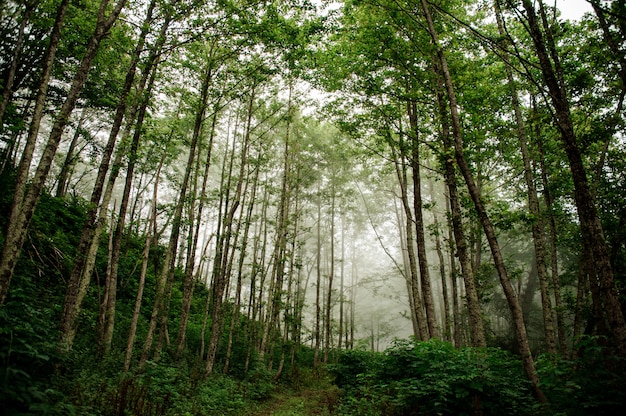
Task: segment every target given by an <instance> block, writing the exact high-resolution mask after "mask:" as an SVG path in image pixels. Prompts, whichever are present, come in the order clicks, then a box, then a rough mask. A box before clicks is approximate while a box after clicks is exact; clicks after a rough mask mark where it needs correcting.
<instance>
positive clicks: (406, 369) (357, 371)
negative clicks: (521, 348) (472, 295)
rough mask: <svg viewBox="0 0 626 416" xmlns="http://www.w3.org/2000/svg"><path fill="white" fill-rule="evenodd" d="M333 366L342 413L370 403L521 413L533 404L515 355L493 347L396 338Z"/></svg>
mask: <svg viewBox="0 0 626 416" xmlns="http://www.w3.org/2000/svg"><path fill="white" fill-rule="evenodd" d="M368 354H369V356H368ZM331 372H332V373H333V374H334V375H335V379H336V381H337V384H338V385H339V387H341V388H342V389H344V391H345V393H346V395H345V396H344V399H343V402H342V409H343V410H342V411H343V412H344V413H345V412H349V410H348V409H351V408H353V409H354V410H355V411H356V412H357V413H352V414H360V413H359V412H360V411H361V410H356V409H364V408H367V407H368V405H369V408H371V409H373V410H374V412H378V414H381V415H413V414H415V415H464V414H468V415H469V414H477V413H481V414H485V415H503V414H506V415H524V414H531V413H532V408H533V404H534V401H533V399H532V397H531V394H530V389H529V383H528V382H527V381H526V378H525V377H524V374H523V372H522V368H521V362H520V361H519V359H517V358H516V357H514V356H513V355H511V354H509V353H506V352H504V351H501V350H496V349H476V348H464V349H460V350H457V349H455V348H454V347H453V346H452V345H451V344H449V343H446V342H442V341H437V340H431V341H429V342H412V341H406V340H405V341H396V342H395V344H394V345H393V346H392V347H390V348H389V349H387V350H386V351H385V353H384V354H382V355H380V354H372V353H366V352H356V353H354V352H351V353H348V354H346V357H344V356H343V355H342V357H340V359H339V364H338V365H337V366H334V367H333V368H331ZM345 414H349V413H345Z"/></svg>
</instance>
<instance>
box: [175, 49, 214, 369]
mask: <svg viewBox="0 0 626 416" xmlns="http://www.w3.org/2000/svg"><path fill="white" fill-rule="evenodd" d="M214 47H215V41H214V42H213V43H212V45H211V50H210V51H209V58H208V59H209V62H208V63H207V66H206V68H205V70H204V74H203V76H202V81H201V82H202V84H201V87H200V103H199V107H198V109H197V111H196V116H195V120H194V129H193V137H195V136H198V137H199V136H200V135H201V132H202V127H203V123H204V119H205V113H206V108H207V104H208V96H209V94H208V92H209V86H210V84H211V82H212V81H213V76H212V74H213V64H214V62H213V48H214ZM217 107H218V105H216V106H215V112H214V114H213V122H212V125H211V132H210V135H209V142H208V149H207V157H206V162H205V164H204V176H203V180H202V190H201V194H200V206H199V207H198V212H197V216H196V225H195V230H193V224H192V225H190V230H189V233H190V235H192V234H193V238H191V241H190V242H189V246H188V248H187V253H188V255H187V263H186V266H185V277H184V280H183V300H182V310H181V314H180V324H179V327H178V338H177V341H176V356H177V357H180V355H181V354H182V352H183V349H184V347H185V338H186V333H187V322H188V320H189V310H190V308H191V300H192V298H193V287H194V281H193V276H194V266H195V262H196V261H195V260H196V256H195V253H196V249H197V246H198V234H199V233H200V223H201V222H202V211H203V209H204V199H205V194H206V186H207V179H208V173H209V167H210V165H211V151H212V147H213V137H214V135H215V126H216V122H217V113H218V111H217ZM199 158H200V155H198V160H199ZM198 174H199V172H198V169H197V168H196V177H197V175H198ZM196 183H197V180H196V181H194V184H196ZM194 194H195V192H194ZM195 197H196V195H194V198H193V200H195ZM192 214H193V213H192Z"/></svg>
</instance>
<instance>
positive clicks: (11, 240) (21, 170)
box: [0, 0, 71, 305]
mask: <svg viewBox="0 0 626 416" xmlns="http://www.w3.org/2000/svg"><path fill="white" fill-rule="evenodd" d="M69 3H70V1H69V0H62V1H61V3H60V4H59V7H58V9H57V15H56V18H55V21H54V26H53V28H52V32H51V33H50V42H49V44H48V49H47V50H46V55H45V57H44V59H43V65H42V68H41V80H40V82H39V89H38V90H37V96H36V98H35V108H34V110H33V116H32V119H31V122H30V127H29V129H28V135H27V138H26V145H25V146H24V151H23V152H22V157H21V159H20V163H19V164H18V167H17V174H16V178H15V191H14V194H13V202H12V204H11V212H10V214H9V219H8V226H7V231H6V234H5V237H4V246H3V247H2V256H1V257H0V305H3V304H4V301H5V300H6V297H7V294H8V292H9V286H10V285H11V278H12V277H13V270H14V269H15V265H16V264H17V260H18V259H19V256H20V252H21V250H22V246H23V244H24V239H25V238H26V232H27V230H28V227H29V225H30V220H31V218H32V215H33V212H34V211H35V206H36V205H37V201H38V200H39V193H40V192H41V188H43V183H39V184H37V183H34V184H33V185H35V186H31V187H29V188H28V193H27V187H26V184H27V181H28V176H29V175H28V172H29V169H30V165H31V162H32V159H33V153H34V151H35V145H36V143H37V137H38V134H39V127H40V125H41V120H42V118H43V113H44V105H45V102H46V94H47V91H48V85H49V83H50V77H51V74H52V65H53V63H54V58H55V56H56V52H57V49H58V47H59V42H60V40H61V27H62V26H63V21H64V20H65V14H66V12H67V8H68V6H69ZM70 111H71V110H70ZM42 168H43V166H42ZM49 169H50V167H49V166H48V168H47V169H42V170H43V171H42V172H41V173H39V175H38V176H40V177H41V176H43V178H42V179H43V180H45V178H46V177H47V173H48V170H49ZM38 171H39V169H38ZM42 173H44V175H42ZM42 179H38V181H39V182H42ZM31 206H32V207H31Z"/></svg>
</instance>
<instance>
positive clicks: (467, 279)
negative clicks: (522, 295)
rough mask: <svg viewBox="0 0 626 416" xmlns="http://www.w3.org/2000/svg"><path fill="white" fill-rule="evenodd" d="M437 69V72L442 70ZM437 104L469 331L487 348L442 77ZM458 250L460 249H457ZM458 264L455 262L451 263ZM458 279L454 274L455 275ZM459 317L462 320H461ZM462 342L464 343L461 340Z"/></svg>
mask: <svg viewBox="0 0 626 416" xmlns="http://www.w3.org/2000/svg"><path fill="white" fill-rule="evenodd" d="M435 66H436V71H439V70H438V69H437V65H435ZM438 83H440V84H441V85H439V86H438V87H439V88H438V91H437V103H438V107H439V115H440V118H441V136H442V142H443V155H442V157H443V159H444V160H443V164H444V177H445V181H446V186H447V188H448V202H449V204H450V222H451V229H452V232H453V235H454V239H453V240H452V239H451V241H450V245H451V250H453V251H452V252H451V255H453V256H454V257H458V259H459V264H460V266H461V275H462V277H463V284H464V286H465V301H466V303H467V312H468V316H469V330H470V340H471V345H473V346H476V347H485V346H487V341H486V339H485V328H484V325H483V318H482V315H481V308H480V301H479V299H478V290H477V288H476V280H475V278H474V271H473V269H472V260H471V257H470V254H469V248H468V244H467V239H466V238H465V231H464V225H463V216H462V211H461V202H460V197H459V191H458V189H457V177H456V169H455V167H454V156H453V155H454V149H453V147H454V146H453V143H452V138H451V134H450V125H449V116H448V115H447V114H446V112H447V106H446V104H445V102H444V97H443V92H442V89H443V79H441V76H438ZM455 249H456V250H455ZM451 264H452V265H454V261H453V260H452V261H451ZM453 276H454V275H453ZM457 318H458V317H457ZM457 341H459V342H460V340H457Z"/></svg>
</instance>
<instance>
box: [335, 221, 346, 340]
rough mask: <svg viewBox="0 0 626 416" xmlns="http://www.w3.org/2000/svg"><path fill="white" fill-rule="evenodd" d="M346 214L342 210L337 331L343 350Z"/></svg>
mask: <svg viewBox="0 0 626 416" xmlns="http://www.w3.org/2000/svg"><path fill="white" fill-rule="evenodd" d="M345 216H346V214H345V212H342V214H341V264H340V268H339V329H338V330H337V332H338V333H339V337H338V341H337V349H338V350H339V351H341V347H342V345H341V341H342V338H343V315H344V311H343V304H344V293H343V291H344V278H345V271H346V267H345V263H346V224H345V221H346V217H345Z"/></svg>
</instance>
